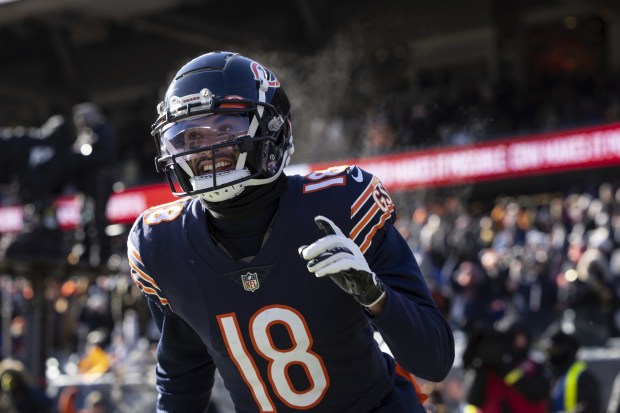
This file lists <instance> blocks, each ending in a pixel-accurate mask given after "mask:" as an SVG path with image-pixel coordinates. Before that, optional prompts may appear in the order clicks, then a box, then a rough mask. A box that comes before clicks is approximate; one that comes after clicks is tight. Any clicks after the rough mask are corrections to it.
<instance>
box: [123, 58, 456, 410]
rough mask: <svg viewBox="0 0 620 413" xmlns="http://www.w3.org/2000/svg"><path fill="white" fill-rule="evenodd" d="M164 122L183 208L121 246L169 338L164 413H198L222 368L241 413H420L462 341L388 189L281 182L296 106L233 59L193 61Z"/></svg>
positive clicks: (163, 157) (353, 183)
mask: <svg viewBox="0 0 620 413" xmlns="http://www.w3.org/2000/svg"><path fill="white" fill-rule="evenodd" d="M158 112H159V117H158V118H157V120H156V122H155V124H154V125H153V130H152V134H153V136H154V138H155V144H156V146H157V150H158V156H157V158H156V165H157V168H158V170H160V171H162V172H164V173H165V175H166V176H167V180H168V182H169V184H170V188H171V191H172V192H173V193H174V195H176V196H178V197H179V199H178V201H175V202H172V203H168V204H165V205H160V206H157V207H153V208H150V209H148V210H147V211H145V212H144V213H143V214H142V215H141V216H140V217H139V218H138V220H137V221H136V223H135V225H134V226H133V228H132V231H131V234H130V236H129V239H128V256H129V262H130V265H131V276H132V277H133V280H134V281H135V283H136V284H137V285H138V286H139V287H140V288H141V289H142V291H143V292H144V294H145V295H146V296H147V298H148V303H149V306H150V308H151V312H152V315H153V318H154V320H155V321H156V323H157V325H158V326H159V328H160V330H161V338H160V340H159V344H158V348H157V360H158V364H157V390H158V392H159V397H158V403H157V411H158V412H179V413H181V412H182V413H191V412H196V413H198V412H200V413H204V412H205V411H206V409H207V406H208V403H209V399H210V392H211V387H212V384H213V377H214V371H215V369H216V368H217V369H218V372H219V373H220V374H221V376H222V378H223V380H224V383H225V385H226V388H227V389H228V390H229V392H230V395H231V398H232V400H233V402H234V404H235V409H236V411H237V412H280V413H282V412H296V411H301V410H311V411H313V412H338V413H346V412H350V413H363V412H390V413H393V412H424V408H423V407H422V404H421V402H420V398H419V397H418V396H417V395H416V391H415V385H414V384H415V383H413V382H412V378H413V375H415V376H418V377H420V378H423V379H426V380H431V381H440V380H442V379H443V378H444V377H446V375H447V374H448V372H449V370H450V368H451V366H452V363H453V360H454V339H453V336H452V332H451V330H450V327H449V326H448V324H447V323H446V321H445V320H444V318H443V317H442V315H441V313H440V312H439V310H438V309H437V307H436V305H435V304H434V302H433V300H432V299H431V296H430V294H429V291H428V288H427V286H426V285H425V284H424V281H423V278H422V275H421V274H420V269H419V267H418V265H417V263H416V261H415V259H414V257H413V254H412V252H411V250H410V249H409V248H408V246H407V243H406V242H405V240H404V239H403V238H402V237H401V236H400V235H399V233H398V231H397V230H396V229H395V228H394V226H393V222H394V219H395V215H394V205H393V203H392V200H391V199H390V196H389V195H388V193H387V191H386V190H385V188H384V187H383V186H382V185H381V182H380V181H379V180H378V179H377V178H376V177H375V176H373V175H372V174H370V173H368V172H366V171H364V170H362V169H360V168H359V167H357V166H340V167H334V168H330V169H327V170H324V171H316V172H313V173H311V174H309V175H307V176H286V175H285V174H284V173H283V169H284V168H285V166H286V165H287V164H288V162H289V160H290V157H291V155H292V153H293V137H292V127H291V115H290V104H289V100H288V98H287V96H286V94H285V93H284V90H283V88H282V86H281V85H280V82H279V81H278V79H277V78H276V76H275V75H274V73H273V72H272V71H270V70H269V69H267V68H266V67H265V66H263V65H261V64H260V63H258V62H256V61H253V60H251V59H249V58H246V57H243V56H241V55H239V54H236V53H230V52H214V53H208V54H205V55H202V56H199V57H196V58H195V59H193V60H191V61H189V62H188V63H186V64H185V65H184V66H183V67H181V69H180V70H179V71H178V72H177V73H176V75H175V77H174V79H173V80H172V83H171V84H170V86H169V88H168V90H167V92H166V94H165V97H164V100H163V101H162V102H161V103H160V104H159V105H158ZM375 331H377V332H378V333H380V334H381V336H382V337H383V339H384V340H385V342H386V343H387V345H388V346H389V349H390V350H391V353H392V354H393V356H391V355H388V354H387V353H384V352H382V351H381V350H380V348H379V345H378V344H377V342H376V341H375V340H374V338H373V334H374V332H375Z"/></svg>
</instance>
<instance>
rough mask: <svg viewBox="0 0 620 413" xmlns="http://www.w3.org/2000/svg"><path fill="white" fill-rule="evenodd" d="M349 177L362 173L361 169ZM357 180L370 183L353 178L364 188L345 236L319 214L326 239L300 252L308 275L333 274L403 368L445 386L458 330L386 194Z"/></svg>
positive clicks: (371, 182)
mask: <svg viewBox="0 0 620 413" xmlns="http://www.w3.org/2000/svg"><path fill="white" fill-rule="evenodd" d="M349 171H353V172H352V173H354V174H356V175H357V174H358V173H359V174H361V173H362V172H361V170H360V169H359V168H357V167H353V168H350V169H349ZM349 173H351V172H349ZM357 176H358V177H363V178H364V179H363V180H361V179H360V180H357V179H355V181H357V182H358V183H360V186H361V187H362V190H357V191H352V193H353V194H354V198H353V199H354V200H352V202H351V205H353V206H352V208H351V215H352V223H351V228H347V235H345V234H344V233H343V231H342V230H341V229H340V228H338V227H337V226H336V225H335V224H334V223H333V222H332V221H331V220H330V219H328V218H326V217H321V216H318V217H316V218H315V222H316V223H317V225H318V226H319V227H320V228H321V229H323V231H324V233H325V236H324V237H322V238H320V239H319V240H317V241H316V242H314V243H312V244H310V245H309V246H302V247H301V248H300V250H299V252H300V255H301V257H302V258H304V259H305V260H307V261H308V270H309V271H310V272H312V273H314V274H315V275H316V276H319V277H324V276H328V277H329V278H331V280H332V281H334V282H335V283H336V284H337V285H338V286H339V287H340V288H342V289H343V290H344V291H346V292H347V293H349V294H350V295H351V296H352V297H353V298H354V299H355V300H357V301H358V302H359V303H360V304H361V305H363V306H364V307H366V308H367V309H368V310H369V312H372V315H371V314H370V313H369V317H372V316H374V317H373V318H372V323H373V324H374V326H375V327H376V328H377V329H378V330H379V332H380V333H381V334H382V336H383V338H384V340H385V341H386V343H387V344H388V346H389V347H390V350H391V351H392V353H393V355H394V356H395V358H396V360H397V361H398V362H399V364H401V366H402V367H404V368H405V369H407V370H409V371H410V372H412V373H413V374H415V375H416V376H418V377H421V378H423V379H427V380H432V381H440V380H443V379H444V378H445V376H446V375H447V374H448V372H449V370H450V368H451V367H452V364H453V362H454V337H453V335H452V330H451V329H450V326H449V325H448V323H447V322H446V320H445V319H444V317H443V315H442V314H441V312H440V311H439V309H438V308H437V306H436V305H435V303H434V301H433V299H432V298H431V295H430V292H429V290H428V287H427V286H426V284H425V282H424V279H423V277H422V274H421V271H420V268H419V266H418V264H417V262H416V260H415V258H414V256H413V253H412V252H411V249H410V248H409V246H408V245H407V242H406V241H405V240H404V239H403V238H402V236H401V235H400V234H399V233H398V231H397V230H396V228H394V226H393V225H392V222H393V220H394V209H393V205H392V202H391V199H390V197H389V195H388V194H387V192H386V191H385V188H383V186H382V185H381V184H380V182H379V181H378V180H377V179H376V178H375V177H373V176H372V175H370V174H366V173H364V174H363V175H357ZM347 185H348V184H347ZM360 217H362V218H360Z"/></svg>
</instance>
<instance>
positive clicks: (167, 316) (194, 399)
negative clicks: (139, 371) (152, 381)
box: [148, 299, 215, 413]
mask: <svg viewBox="0 0 620 413" xmlns="http://www.w3.org/2000/svg"><path fill="white" fill-rule="evenodd" d="M148 303H149V308H150V310H151V314H152V316H153V320H154V321H155V323H156V324H157V326H158V327H159V329H160V331H161V337H160V339H159V343H158V346H157V370H156V385H157V391H158V393H159V395H158V398H157V413H194V412H195V413H204V412H205V411H206V410H207V406H208V404H209V399H210V397H211V388H212V387H213V380H214V379H213V377H214V373H215V366H214V364H213V360H212V359H211V356H210V355H209V353H208V352H207V348H206V346H205V345H204V343H203V342H202V340H201V339H200V337H199V336H198V334H197V333H196V332H195V331H194V330H193V329H192V328H191V327H190V326H189V325H188V324H187V323H186V322H185V321H183V320H182V319H181V318H179V317H178V316H176V315H174V314H171V313H170V312H169V311H167V310H165V309H162V308H161V306H160V305H158V304H156V303H154V302H153V300H150V299H149V300H148Z"/></svg>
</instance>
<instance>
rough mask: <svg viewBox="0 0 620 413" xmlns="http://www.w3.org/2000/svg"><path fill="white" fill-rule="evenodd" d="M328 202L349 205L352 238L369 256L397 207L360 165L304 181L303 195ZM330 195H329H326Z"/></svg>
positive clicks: (324, 172) (315, 174) (331, 170)
mask: <svg viewBox="0 0 620 413" xmlns="http://www.w3.org/2000/svg"><path fill="white" fill-rule="evenodd" d="M322 193H325V194H326V196H328V197H329V198H325V199H326V201H327V202H331V203H336V201H335V200H337V203H338V204H340V203H342V202H344V203H345V205H347V204H348V205H350V208H351V210H350V214H349V213H348V212H347V216H348V217H349V225H350V226H349V228H350V230H349V234H348V236H349V238H351V239H352V240H353V241H355V243H356V244H357V245H358V246H359V247H360V249H361V250H362V252H366V251H367V250H368V249H369V248H370V246H371V244H372V240H373V238H374V237H375V235H376V234H377V232H378V231H379V230H381V228H383V227H384V225H385V223H386V222H387V221H388V220H389V219H391V218H393V217H394V205H393V202H392V199H391V198H390V196H389V194H388V192H387V190H386V189H385V187H384V186H383V184H382V183H381V181H380V180H379V178H377V177H376V176H374V175H373V174H371V173H369V172H367V171H365V170H363V169H362V168H360V167H359V166H357V165H341V166H334V167H331V168H327V169H325V170H321V171H314V172H311V173H309V174H308V175H306V176H305V177H304V181H303V194H304V195H311V196H321V194H322ZM327 193H329V194H330V195H327Z"/></svg>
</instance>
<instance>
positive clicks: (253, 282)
mask: <svg viewBox="0 0 620 413" xmlns="http://www.w3.org/2000/svg"><path fill="white" fill-rule="evenodd" d="M241 284H242V285H243V289H244V290H246V291H250V292H252V293H253V292H254V291H256V290H258V288H259V287H260V283H259V282H258V274H256V273H255V272H249V273H247V274H244V275H242V276H241Z"/></svg>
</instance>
